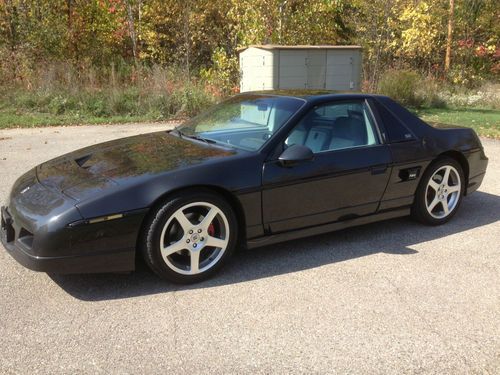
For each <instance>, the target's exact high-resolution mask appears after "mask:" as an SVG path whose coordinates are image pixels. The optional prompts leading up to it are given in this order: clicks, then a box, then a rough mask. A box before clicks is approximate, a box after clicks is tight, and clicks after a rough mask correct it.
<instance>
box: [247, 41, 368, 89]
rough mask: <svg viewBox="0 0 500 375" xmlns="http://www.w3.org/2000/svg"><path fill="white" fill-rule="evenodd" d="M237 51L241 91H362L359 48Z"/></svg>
mask: <svg viewBox="0 0 500 375" xmlns="http://www.w3.org/2000/svg"><path fill="white" fill-rule="evenodd" d="M238 52H239V60H240V74H241V76H240V77H241V80H240V91H241V92H245V91H256V90H278V89H326V90H342V91H345V90H348V91H359V89H360V82H361V52H362V49H361V47H360V46H329V45H328V46H327V45H323V46H311V45H305V46H281V45H253V46H249V47H245V48H242V49H240V50H239V51H238Z"/></svg>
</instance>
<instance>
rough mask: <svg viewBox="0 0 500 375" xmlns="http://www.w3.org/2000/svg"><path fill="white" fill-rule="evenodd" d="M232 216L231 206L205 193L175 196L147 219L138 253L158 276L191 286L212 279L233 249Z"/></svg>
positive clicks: (201, 191)
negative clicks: (139, 252)
mask: <svg viewBox="0 0 500 375" xmlns="http://www.w3.org/2000/svg"><path fill="white" fill-rule="evenodd" d="M237 229H238V226H237V224H236V217H235V215H234V212H233V210H232V208H231V206H230V205H229V204H228V203H227V202H226V201H225V200H224V199H222V198H221V197H219V196H218V195H215V194H212V193H211V192H207V191H203V190H200V191H191V192H188V193H184V194H182V193H180V194H177V195H175V196H173V197H171V199H169V201H168V202H167V203H166V204H165V205H163V206H162V207H159V208H158V209H157V210H156V211H155V212H153V213H152V215H151V216H150V220H149V221H148V222H147V223H146V225H145V228H144V236H143V240H142V253H143V256H144V259H145V261H146V263H147V264H148V265H149V267H150V268H151V269H152V270H153V271H154V272H156V273H157V274H158V275H159V276H161V277H163V278H165V279H168V280H170V281H172V282H175V283H193V282H198V281H201V280H204V279H206V278H208V277H210V276H212V275H213V274H214V273H215V272H217V270H219V269H220V268H221V267H222V265H223V264H224V263H225V261H226V260H227V259H228V258H229V257H230V255H231V253H232V252H233V250H234V247H235V245H236V239H237Z"/></svg>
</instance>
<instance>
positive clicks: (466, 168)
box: [436, 150, 469, 194]
mask: <svg viewBox="0 0 500 375" xmlns="http://www.w3.org/2000/svg"><path fill="white" fill-rule="evenodd" d="M443 156H447V157H450V158H452V159H455V160H456V161H457V162H458V163H459V164H460V166H461V167H462V170H463V171H464V178H465V193H466V194H467V185H469V162H468V161H467V159H466V158H465V156H464V155H463V154H462V153H461V152H458V151H453V150H451V151H446V152H443V153H442V154H439V156H438V157H437V158H436V160H437V159H439V158H440V157H443Z"/></svg>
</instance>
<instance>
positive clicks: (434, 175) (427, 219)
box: [412, 157, 464, 225]
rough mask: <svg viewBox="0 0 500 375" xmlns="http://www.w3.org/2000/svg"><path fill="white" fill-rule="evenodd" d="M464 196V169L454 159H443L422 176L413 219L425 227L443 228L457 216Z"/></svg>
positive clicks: (414, 205)
mask: <svg viewBox="0 0 500 375" xmlns="http://www.w3.org/2000/svg"><path fill="white" fill-rule="evenodd" d="M463 193H464V175H463V171H462V167H461V166H460V164H459V163H458V162H457V161H456V160H454V159H451V158H448V157H446V158H441V159H439V160H437V161H436V162H434V163H433V164H431V165H430V166H429V168H428V169H427V171H426V172H425V174H424V176H422V181H421V182H420V185H419V187H418V189H417V193H416V195H415V202H414V204H413V207H412V216H413V217H415V218H416V219H418V220H419V221H421V222H423V223H425V224H430V225H439V224H444V223H446V222H447V221H448V220H450V219H451V218H452V217H453V215H455V213H456V212H457V210H458V207H459V206H460V203H461V201H462V196H463Z"/></svg>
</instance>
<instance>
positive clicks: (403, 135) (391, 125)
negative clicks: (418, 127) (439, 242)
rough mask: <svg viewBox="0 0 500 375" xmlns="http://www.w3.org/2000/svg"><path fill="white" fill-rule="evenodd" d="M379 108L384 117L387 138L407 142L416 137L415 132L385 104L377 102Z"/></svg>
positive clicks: (381, 115) (391, 141) (392, 140)
mask: <svg viewBox="0 0 500 375" xmlns="http://www.w3.org/2000/svg"><path fill="white" fill-rule="evenodd" d="M377 110H378V112H379V114H380V117H382V122H383V124H384V128H385V131H386V133H387V134H386V135H387V139H388V141H389V142H390V143H395V142H406V141H411V140H413V139H415V137H414V135H413V133H412V132H411V131H410V130H409V129H408V128H407V127H406V126H405V125H404V124H402V123H401V121H399V119H398V118H397V117H396V116H394V115H393V114H392V112H391V111H389V110H388V109H387V108H386V107H385V106H384V105H383V104H381V103H378V102H377Z"/></svg>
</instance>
